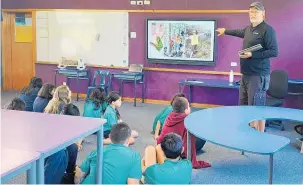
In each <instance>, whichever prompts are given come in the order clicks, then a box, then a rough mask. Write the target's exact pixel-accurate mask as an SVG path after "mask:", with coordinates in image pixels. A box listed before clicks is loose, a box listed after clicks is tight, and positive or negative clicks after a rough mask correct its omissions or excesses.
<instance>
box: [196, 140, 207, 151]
mask: <svg viewBox="0 0 303 185" xmlns="http://www.w3.org/2000/svg"><path fill="white" fill-rule="evenodd" d="M205 143H206V141H205V140H203V139H200V138H197V137H196V151H200V150H201V149H202V148H203V146H204V145H205Z"/></svg>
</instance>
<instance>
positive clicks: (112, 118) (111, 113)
mask: <svg viewBox="0 0 303 185" xmlns="http://www.w3.org/2000/svg"><path fill="white" fill-rule="evenodd" d="M107 103H108V106H107V108H106V111H105V113H104V119H106V120H107V122H106V123H105V124H104V127H103V129H104V141H103V143H104V144H109V143H110V142H111V141H110V139H109V134H110V132H111V129H112V127H113V125H115V124H117V123H120V122H122V120H121V116H120V113H119V111H118V109H117V108H118V107H120V106H121V104H122V100H121V96H120V95H119V94H118V93H116V92H110V93H109V94H108V97H107ZM135 137H138V132H136V131H134V130H132V134H131V142H130V143H131V144H133V143H134V142H135V139H134V138H135Z"/></svg>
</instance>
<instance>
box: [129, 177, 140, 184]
mask: <svg viewBox="0 0 303 185" xmlns="http://www.w3.org/2000/svg"><path fill="white" fill-rule="evenodd" d="M127 184H140V183H139V179H132V178H128V179H127Z"/></svg>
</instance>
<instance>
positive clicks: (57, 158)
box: [44, 148, 68, 184]
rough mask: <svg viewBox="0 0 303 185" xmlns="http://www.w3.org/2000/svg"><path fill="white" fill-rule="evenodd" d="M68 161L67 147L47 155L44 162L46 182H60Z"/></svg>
mask: <svg viewBox="0 0 303 185" xmlns="http://www.w3.org/2000/svg"><path fill="white" fill-rule="evenodd" d="M67 163H68V152H67V150H66V148H64V149H62V150H60V151H59V152H57V153H54V154H53V155H51V156H49V157H47V158H46V159H45V162H44V174H45V175H44V183H45V184H60V183H61V180H62V178H63V176H64V173H65V170H66V167H67Z"/></svg>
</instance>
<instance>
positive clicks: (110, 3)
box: [2, 0, 303, 107]
mask: <svg viewBox="0 0 303 185" xmlns="http://www.w3.org/2000/svg"><path fill="white" fill-rule="evenodd" d="M164 2H165V3H164ZM251 2H253V1H252V0H242V1H237V3H235V1H234V0H203V1H202V0H187V1H186V0H165V1H163V0H152V5H151V6H147V7H144V8H145V9H203V10H206V9H225V10H231V9H238V10H243V9H247V8H248V6H249V4H250V3H251ZM261 2H263V3H264V5H265V7H266V9H267V11H266V20H267V22H268V23H269V24H271V25H272V26H273V27H274V28H275V30H276V33H277V39H278V43H279V57H278V58H275V59H272V69H284V70H286V71H287V72H288V73H289V76H290V78H298V79H303V68H302V67H301V66H300V65H299V63H300V62H301V63H302V62H303V55H301V54H300V53H302V49H301V48H302V47H303V44H302V43H303V42H302V41H303V35H302V34H301V32H302V30H303V11H302V10H303V1H300V0H287V1H285V0H275V1H273V0H263V1H261ZM2 6H3V8H45V9H51V8H58V9H59V8H62V9H65V8H66V9H142V8H140V7H137V6H131V5H129V0H102V3H101V1H100V0H86V1H83V0H64V1H61V0H51V1H46V0H45V1H41V0H2ZM278 11H279V12H278ZM146 18H200V19H203V18H206V19H207V18H211V19H217V20H218V27H226V28H243V27H245V26H246V25H247V24H249V22H248V21H249V20H248V15H247V14H196V15H195V14H150V13H130V14H129V29H130V31H134V32H137V38H136V39H130V45H129V47H130V51H129V52H130V63H141V64H144V66H147V62H146V59H145V19H146ZM217 42H218V53H217V57H216V58H217V65H216V66H215V67H193V66H184V65H182V66H177V65H157V64H153V65H150V67H165V68H180V69H201V70H212V71H214V70H215V71H229V65H230V62H231V61H237V62H238V61H239V59H238V57H237V51H238V50H239V49H240V48H241V44H242V41H241V39H238V38H233V37H228V36H225V37H219V38H218V39H217ZM54 68H55V66H53V65H40V64H37V65H36V74H37V76H40V77H42V78H43V79H44V80H45V81H48V82H53V72H52V70H53V69H54ZM93 70H95V69H93ZM237 71H239V67H238V68H237ZM46 74H47V75H46ZM146 77H147V89H146V97H147V98H149V99H159V100H169V99H170V97H171V96H172V95H173V94H174V93H176V92H177V91H178V81H179V80H182V79H185V78H189V77H199V78H227V76H222V75H195V74H182V73H166V72H152V71H148V72H147V75H146ZM164 81H165V82H168V83H167V84H166V83H164ZM86 87H87V83H85V82H84V83H83V85H82V86H81V92H86ZM114 88H115V89H116V90H117V83H116V82H115V81H114ZM72 89H73V90H75V87H74V85H73V84H72ZM124 92H125V94H124V95H125V96H128V97H132V94H133V90H132V88H131V86H130V85H126V86H125V90H124ZM140 94H141V91H140V89H138V96H140ZM237 96H238V93H237V92H236V91H235V90H222V89H220V90H218V89H214V88H194V102H198V103H209V104H224V105H233V104H236V103H237ZM287 103H288V106H291V107H299V106H300V104H303V103H302V99H301V103H300V102H298V101H297V98H296V97H289V98H288V101H287ZM301 107H302V106H301Z"/></svg>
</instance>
